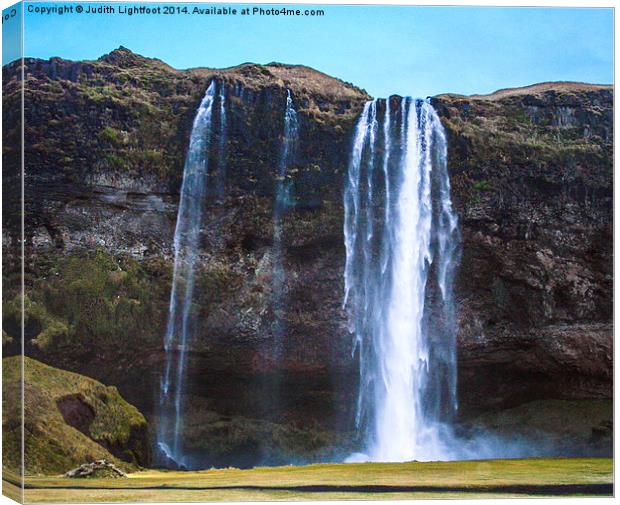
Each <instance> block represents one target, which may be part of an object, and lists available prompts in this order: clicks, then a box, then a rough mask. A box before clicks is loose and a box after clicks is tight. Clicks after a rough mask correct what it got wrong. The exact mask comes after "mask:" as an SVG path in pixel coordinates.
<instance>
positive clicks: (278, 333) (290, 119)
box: [272, 89, 299, 360]
mask: <svg viewBox="0 0 620 505" xmlns="http://www.w3.org/2000/svg"><path fill="white" fill-rule="evenodd" d="M298 141H299V122H298V120H297V112H296V111H295V106H294V104H293V98H292V96H291V91H290V90H289V89H287V90H286V109H285V111H284V130H283V137H282V147H281V150H280V159H279V163H278V174H277V177H276V180H277V183H276V196H275V203H274V210H273V248H272V265H273V266H272V268H273V274H272V289H273V307H274V314H275V317H274V322H273V324H274V332H273V333H274V349H273V351H274V352H273V354H274V357H275V358H276V359H278V360H279V359H280V358H281V354H282V345H283V338H284V332H285V330H286V328H285V321H284V312H285V310H286V300H285V298H286V296H285V288H286V270H285V268H284V258H283V254H284V251H283V244H282V240H283V237H282V234H283V229H282V217H283V214H284V212H286V210H287V208H289V207H290V205H291V185H290V181H289V180H288V178H287V171H288V170H289V168H290V165H291V163H293V162H294V160H295V156H296V149H297V143H298Z"/></svg>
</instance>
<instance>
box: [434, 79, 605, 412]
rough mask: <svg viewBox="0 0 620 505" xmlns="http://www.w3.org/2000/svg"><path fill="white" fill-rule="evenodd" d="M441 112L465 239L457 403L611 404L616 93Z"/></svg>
mask: <svg viewBox="0 0 620 505" xmlns="http://www.w3.org/2000/svg"><path fill="white" fill-rule="evenodd" d="M435 103H436V107H437V108H438V110H439V113H440V114H441V115H442V117H443V118H444V124H445V126H446V128H447V130H448V133H449V138H450V140H449V145H450V148H449V165H450V172H451V177H452V184H453V188H454V190H453V193H454V197H455V199H456V205H457V208H458V211H459V215H460V216H461V224H462V231H463V252H464V254H463V260H462V264H461V269H460V280H459V282H458V286H459V292H460V329H461V333H460V336H459V362H460V365H459V372H460V381H459V382H460V384H462V385H463V387H462V388H461V399H462V402H463V404H464V405H465V406H466V407H468V406H472V407H473V406H477V407H486V406H488V407H492V406H506V405H508V404H515V403H519V402H522V401H524V400H527V399H531V398H566V399H576V398H609V397H611V393H612V389H611V385H612V383H611V370H612V355H613V352H612V325H611V320H612V299H611V293H612V290H613V270H612V268H613V266H612V265H613V260H612V243H613V237H612V233H613V231H612V208H613V205H612V198H613V193H612V176H613V174H612V169H613V168H612V167H613V161H612V139H613V132H612V125H613V119H612V116H613V109H612V104H613V91H612V89H611V88H610V87H606V86H590V85H582V84H574V83H550V84H539V85H535V86H531V87H529V88H521V89H516V90H504V91H500V92H496V93H494V94H493V95H489V96H483V97H469V98H465V97H457V96H450V95H443V96H439V97H437V98H436V99H435Z"/></svg>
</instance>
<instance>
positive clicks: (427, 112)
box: [344, 99, 458, 461]
mask: <svg viewBox="0 0 620 505" xmlns="http://www.w3.org/2000/svg"><path fill="white" fill-rule="evenodd" d="M386 103H387V102H386V101H385V100H374V101H372V102H369V103H367V104H366V106H365V108H364V111H363V112H362V116H361V117H360V119H359V121H358V124H357V127H356V131H355V136H354V141H353V147H352V153H351V160H350V164H349V170H348V177H347V182H346V187H345V194H344V205H345V226H344V235H345V246H346V264H345V274H344V276H345V295H344V306H345V307H346V308H347V309H348V312H349V318H350V319H349V321H350V325H349V328H350V331H351V332H352V333H353V335H354V352H359V359H360V387H359V397H358V405H357V416H356V426H357V430H358V433H359V435H360V439H361V444H362V447H361V450H362V452H361V453H358V454H356V455H353V456H352V457H351V458H350V459H351V460H370V461H409V460H414V459H416V460H437V459H451V458H452V450H451V447H450V446H451V444H450V440H451V439H452V435H451V429H450V421H451V420H452V418H453V416H454V413H455V411H456V408H457V405H456V354H455V334H456V328H455V317H454V309H453V300H452V281H453V276H454V270H455V267H456V263H457V252H458V226H457V218H456V215H455V213H454V211H453V210H452V204H451V201H450V183H449V178H448V173H447V167H446V152H447V146H446V137H445V133H444V131H443V128H442V126H441V123H440V122H439V118H438V116H437V114H436V112H435V110H434V109H433V108H432V106H431V104H430V103H429V102H428V101H422V100H412V99H402V100H401V102H400V106H399V107H398V106H397V107H394V105H398V104H395V103H394V101H392V108H393V109H394V110H391V108H390V107H389V106H386ZM381 114H382V115H383V118H382V120H380V115H381ZM379 153H380V154H379ZM378 166H380V167H381V170H377V167H378Z"/></svg>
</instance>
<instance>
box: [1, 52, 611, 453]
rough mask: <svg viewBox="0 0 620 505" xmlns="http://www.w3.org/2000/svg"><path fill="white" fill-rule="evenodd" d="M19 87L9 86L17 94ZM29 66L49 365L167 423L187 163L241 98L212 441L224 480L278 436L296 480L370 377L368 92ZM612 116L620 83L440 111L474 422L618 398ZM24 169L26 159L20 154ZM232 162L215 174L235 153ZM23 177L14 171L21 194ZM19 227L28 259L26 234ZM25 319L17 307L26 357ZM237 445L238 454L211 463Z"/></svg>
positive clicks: (110, 59)
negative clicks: (348, 273)
mask: <svg viewBox="0 0 620 505" xmlns="http://www.w3.org/2000/svg"><path fill="white" fill-rule="evenodd" d="M5 70H7V69H5ZM9 70H11V69H10V68H9ZM12 70H13V71H14V73H13V74H11V72H5V83H4V84H5V89H9V90H10V89H12V88H11V85H13V87H15V86H14V85H15V79H16V77H17V75H18V70H19V69H18V68H17V67H15V68H14V69H12ZM26 70H27V71H26V75H27V83H26V90H25V95H26V102H27V106H28V109H27V110H28V112H27V117H26V124H27V135H26V138H27V146H26V153H25V155H26V167H27V171H26V183H27V188H26V210H27V213H26V225H27V230H28V236H27V240H26V246H27V253H28V254H27V262H26V263H27V271H28V273H29V275H28V277H27V283H28V285H27V289H28V296H29V298H30V302H31V303H30V304H29V305H28V318H27V321H28V325H29V326H28V327H29V328H31V329H32V331H30V332H29V334H28V337H29V338H28V341H27V342H26V350H27V353H28V354H30V355H32V356H36V357H37V358H38V359H40V360H41V361H44V362H47V363H50V364H53V365H55V366H59V367H61V368H65V369H69V370H74V371H78V372H80V373H83V374H85V375H88V376H91V377H94V378H97V379H99V380H101V381H103V382H105V383H108V384H114V385H116V386H117V387H118V388H119V390H120V392H121V393H122V394H123V396H124V397H125V398H127V400H129V401H130V402H132V403H133V404H135V405H137V406H138V407H139V408H140V410H141V411H142V412H144V413H145V414H146V416H147V418H149V421H151V422H153V421H154V418H153V416H154V415H155V409H154V405H155V403H154V402H155V401H156V399H157V395H158V387H159V379H160V375H161V373H162V370H163V368H164V359H165V354H164V349H163V335H164V333H165V326H166V318H167V314H168V303H169V295H170V284H171V274H172V254H173V251H172V243H173V236H174V228H175V223H176V215H177V206H178V200H179V188H180V184H181V177H182V173H183V164H184V161H185V155H186V151H187V145H188V140H189V134H190V129H191V124H192V121H193V117H194V113H195V110H196V107H197V106H198V104H199V102H200V100H201V98H202V96H203V94H204V92H205V90H206V88H207V86H208V84H209V82H210V80H211V79H212V78H214V77H215V78H216V79H218V82H221V83H224V86H225V90H226V91H225V92H226V106H225V111H226V118H227V130H226V137H225V139H224V150H223V152H224V153H225V157H224V159H225V168H226V174H227V176H226V179H225V184H224V188H225V189H224V191H223V192H216V191H215V190H214V191H213V193H212V194H211V196H210V199H209V202H208V208H207V211H206V213H205V221H204V226H203V230H202V234H201V245H202V248H201V255H200V260H199V264H198V268H197V277H196V278H197V284H196V290H195V293H196V298H195V303H194V304H193V307H192V310H193V311H196V316H197V317H196V321H198V323H197V327H196V329H195V335H196V336H195V339H194V341H193V342H192V344H191V349H190V350H189V356H188V373H189V375H188V384H189V387H190V388H191V391H192V395H193V398H190V399H188V401H187V402H186V404H188V405H191V406H193V408H194V414H195V416H194V417H195V420H193V421H191V423H190V424H191V426H192V428H191V434H190V438H191V439H192V440H194V441H195V444H196V447H197V448H199V450H197V453H203V454H204V453H209V454H211V455H212V457H213V461H215V462H216V463H217V462H218V461H219V462H220V463H222V464H229V463H230V462H231V461H232V460H233V459H234V458H233V456H234V455H240V454H246V453H247V452H248V451H247V450H246V449H247V448H248V447H252V448H256V447H258V448H260V447H264V446H265V444H266V442H265V440H266V439H267V438H268V439H269V440H270V442H269V444H268V445H269V447H276V446H277V447H278V449H277V453H278V456H277V457H278V458H281V461H286V460H287V458H288V459H290V458H291V454H293V455H298V456H299V457H301V458H303V457H307V458H308V459H312V458H321V459H325V458H326V457H331V456H333V454H332V455H327V456H326V453H325V452H324V451H323V452H322V449H321V447H324V446H325V447H327V446H334V445H336V444H337V445H338V446H339V447H347V444H349V443H350V433H349V430H351V427H352V422H351V421H352V416H353V415H354V408H355V399H356V396H357V379H358V370H357V365H356V361H355V358H354V357H353V356H351V337H350V334H349V333H348V330H347V328H346V318H345V314H344V313H343V311H342V310H341V303H342V291H343V286H342V269H343V266H344V259H345V251H344V246H343V238H342V230H343V222H342V220H343V209H342V188H343V177H344V175H345V174H346V170H347V163H348V157H349V151H350V139H351V135H352V131H353V127H354V124H355V121H356V119H357V116H358V115H359V113H360V112H361V110H362V107H363V104H364V102H365V101H366V100H367V99H368V96H367V95H366V94H365V93H364V92H363V91H361V90H358V89H357V88H354V87H353V86H350V85H348V84H345V83H342V82H341V81H338V80H336V79H332V78H330V77H328V76H325V75H323V74H320V73H319V72H316V71H313V70H311V69H307V68H305V67H294V66H286V65H279V64H270V65H267V66H261V65H252V64H246V65H242V66H240V67H236V68H233V69H229V70H225V71H214V70H208V69H197V70H190V71H178V70H174V69H171V68H170V67H168V66H167V65H165V64H164V63H162V62H160V61H158V60H151V59H146V58H142V57H140V56H138V55H135V54H133V53H131V52H129V51H127V50H125V49H119V50H117V51H115V52H113V53H111V55H107V56H106V57H103V58H102V59H100V60H98V61H93V62H67V61H64V60H58V59H55V60H50V61H48V62H45V61H40V60H26ZM11 75H13V81H11ZM11 83H12V84H11ZM286 88H289V89H290V90H291V92H292V96H293V100H294V102H295V106H296V108H297V112H298V117H299V121H300V146H299V158H298V159H297V160H296V162H295V163H294V166H292V167H291V168H290V170H289V176H290V177H289V179H288V182H289V183H290V185H291V188H292V192H291V193H292V197H293V205H292V206H291V208H289V209H288V210H287V212H286V213H285V214H284V215H283V218H282V225H283V230H284V234H283V247H284V255H283V263H284V269H285V271H286V272H287V277H286V283H285V292H286V298H287V304H286V310H285V313H284V314H283V317H284V319H285V322H286V328H287V339H286V343H285V349H284V352H283V356H284V358H283V360H282V361H274V359H273V356H272V353H271V343H272V342H273V338H274V336H273V333H274V328H273V319H274V309H273V306H272V303H271V299H272V293H271V290H272V279H271V271H272V260H273V255H272V245H273V205H274V194H275V189H276V186H277V180H276V174H277V170H278V158H279V149H280V145H281V135H282V131H283V113H284V108H285V100H286ZM5 96H6V98H5V100H8V101H10V100H11V99H12V98H11V97H13V98H14V99H15V100H17V99H18V98H19V93H8V94H6V95H5ZM612 98H613V96H612V91H611V89H610V88H606V87H596V86H588V85H569V84H552V85H540V86H538V87H533V88H523V89H520V90H511V91H505V92H500V93H497V94H495V95H490V96H486V97H457V96H450V95H442V96H439V97H436V98H435V99H434V106H435V107H436V109H437V110H438V112H439V114H440V116H441V117H442V121H443V123H444V126H445V127H446V130H447V133H448V136H449V171H450V174H451V182H452V193H453V200H454V203H455V206H456V208H457V211H458V214H459V219H460V225H461V231H462V241H463V243H462V249H463V251H462V252H463V255H462V261H461V268H460V276H459V278H458V279H457V295H458V297H457V298H458V300H457V302H458V308H459V323H460V334H459V396H460V404H461V412H462V413H463V414H464V415H465V414H467V413H468V412H471V411H473V410H481V409H482V410H484V409H497V408H503V407H508V406H512V405H517V404H520V403H522V402H525V401H531V400H535V399H543V398H560V399H580V398H608V397H610V396H611V356H612V353H611V289H612V260H611V253H612V249H611V247H612V246H611V243H612V242H611V238H612V229H611V223H612V199H611V198H612V188H611V183H612V177H611V170H612V166H613V164H612V149H611V141H612V137H613V132H612V124H613V121H612ZM219 141H220V137H219V132H215V135H214V138H213V139H212V142H214V143H218V142H219ZM3 156H5V159H6V160H8V161H11V160H13V161H14V162H17V161H18V157H17V154H16V153H13V152H11V151H10V150H9V151H7V152H5V153H3ZM210 166H211V167H212V168H213V169H214V172H213V173H214V177H216V175H215V174H217V173H218V170H217V168H218V159H217V156H216V153H215V150H214V151H213V155H212V156H211V158H210ZM13 172H15V171H11V170H7V171H5V172H3V177H4V178H5V182H7V181H9V179H10V177H14V175H15V173H17V172H15V173H13ZM9 182H10V181H9ZM5 186H6V184H5ZM210 187H212V188H217V187H218V181H217V180H216V179H212V180H210ZM5 200H6V199H5ZM6 201H9V202H12V201H13V200H11V199H9V200H6ZM15 203H16V204H18V203H19V202H17V201H15ZM4 215H5V216H6V218H7V221H6V223H5V226H6V229H7V231H8V233H7V235H6V236H5V237H4V238H5V242H6V243H7V247H9V249H7V250H10V246H11V244H14V243H16V242H15V233H17V230H18V229H19V228H18V224H19V223H18V222H13V221H10V218H9V216H10V214H9V213H7V212H5V213H4ZM10 261H11V257H10V255H9V256H6V255H5V262H10ZM11 296H12V295H11V293H8V298H7V299H11ZM80 315H81V316H80ZM15 321H16V320H15V317H14V314H12V312H10V311H8V312H7V311H6V310H5V321H4V330H5V332H6V333H7V336H8V337H9V338H13V340H14V341H15V338H17V339H18V338H19V336H18V335H13V334H12V332H13V333H14V332H15V331H14V330H15V328H18V325H16V324H15ZM3 340H4V339H3ZM7 341H8V340H7ZM5 350H6V349H5ZM274 384H277V387H278V390H279V391H280V392H281V394H280V396H278V397H277V398H274V395H273V388H274ZM276 404H277V405H278V409H277V414H274V411H273V408H272V407H273V406H274V405H276ZM215 439H218V440H220V442H218V444H219V445H218V446H217V447H216V446H209V447H205V446H204V444H205V440H215ZM304 448H305V449H304ZM209 451H210V452H209ZM265 451H267V449H265ZM267 452H268V451H267ZM267 452H265V454H267ZM256 453H257V454H261V451H260V450H257V451H256ZM234 457H235V458H236V457H237V456H234ZM278 461H280V460H278ZM264 462H268V461H267V460H266V459H263V460H258V461H254V460H252V461H249V462H248V463H247V464H248V465H251V464H256V463H264Z"/></svg>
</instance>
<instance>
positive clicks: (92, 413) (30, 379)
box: [2, 356, 150, 475]
mask: <svg viewBox="0 0 620 505" xmlns="http://www.w3.org/2000/svg"><path fill="white" fill-rule="evenodd" d="M2 375H3V405H2V428H3V441H4V444H5V445H4V451H3V466H4V467H5V468H7V469H8V470H9V471H11V470H12V471H16V470H17V469H18V468H19V466H20V465H21V451H20V447H19V445H20V444H18V443H14V441H16V440H17V441H18V440H20V436H21V425H20V422H19V419H20V410H21V402H19V401H14V400H15V399H18V398H19V390H20V389H21V379H22V361H21V357H20V356H14V357H11V358H4V359H3V360H2ZM23 379H24V392H25V397H24V413H25V416H24V421H25V422H24V429H25V433H26V437H25V440H24V443H25V454H24V459H25V472H26V474H47V475H49V474H55V473H63V472H66V471H68V470H70V469H72V468H73V467H75V466H77V465H79V464H81V463H84V462H89V461H93V460H95V459H104V458H105V459H109V460H112V461H114V462H115V463H117V464H118V465H120V466H121V467H123V468H125V469H128V470H131V469H135V468H136V466H137V465H148V464H149V463H150V445H149V443H148V441H147V436H146V433H147V426H146V420H145V418H144V416H143V415H142V414H141V413H140V412H139V411H138V410H137V409H136V408H135V407H133V406H132V405H130V404H129V403H127V402H126V401H125V400H124V399H123V398H122V397H121V396H120V394H119V393H118V390H117V389H116V388H115V387H113V386H108V387H106V386H104V385H103V384H101V383H99V382H97V381H95V380H93V379H90V378H88V377H84V376H82V375H79V374H75V373H71V372H66V371H64V370H59V369H57V368H53V367H50V366H47V365H44V364H43V363H40V362H38V361H36V360H34V359H31V358H28V357H25V358H24V361H23Z"/></svg>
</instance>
